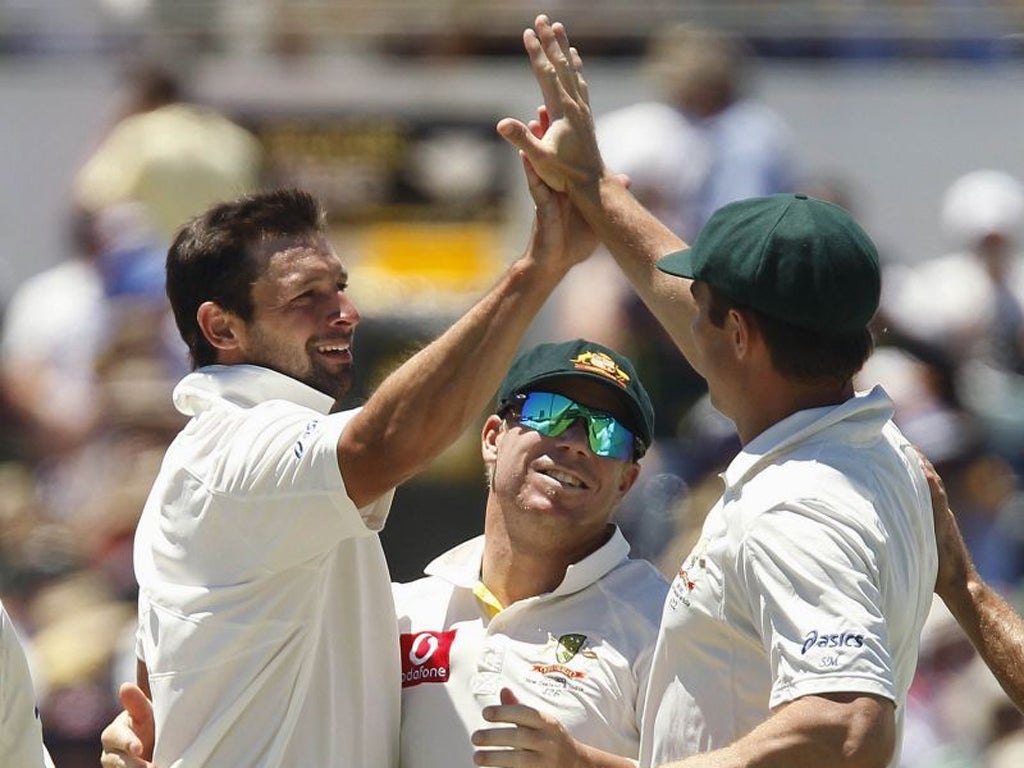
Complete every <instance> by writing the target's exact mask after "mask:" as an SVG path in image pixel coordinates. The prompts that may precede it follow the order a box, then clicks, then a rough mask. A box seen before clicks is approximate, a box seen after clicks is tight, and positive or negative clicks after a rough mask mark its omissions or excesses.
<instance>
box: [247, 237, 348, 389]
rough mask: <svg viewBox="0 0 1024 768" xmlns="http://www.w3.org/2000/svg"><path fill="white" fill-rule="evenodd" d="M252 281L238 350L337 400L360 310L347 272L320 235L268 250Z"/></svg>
mask: <svg viewBox="0 0 1024 768" xmlns="http://www.w3.org/2000/svg"><path fill="white" fill-rule="evenodd" d="M266 258H267V264H266V267H265V269H264V270H263V271H262V273H261V275H260V277H259V278H258V279H257V280H256V282H255V283H254V284H253V286H252V300H253V316H252V320H250V321H249V322H248V323H241V324H240V326H239V327H238V329H237V337H238V338H237V343H238V347H237V354H238V357H239V358H240V359H237V360H234V361H233V362H246V363H252V364H254V365H262V366H264V367H266V368H271V369H273V370H275V371H278V372H280V373H283V374H286V375H288V376H291V377H292V378H294V379H298V380H299V381H301V382H303V383H305V384H308V385H309V386H311V387H313V388H314V389H317V390H319V391H321V392H323V393H325V394H327V395H330V396H331V397H334V398H335V399H336V400H340V399H341V398H343V397H344V396H345V395H346V394H347V393H348V390H349V388H350V387H351V383H352V351H351V344H352V336H353V334H354V332H355V328H356V325H357V324H358V323H359V311H358V310H357V309H356V306H355V304H354V303H353V302H352V299H351V298H349V296H348V295H347V294H346V292H345V291H346V288H347V286H348V274H347V272H346V271H345V268H344V267H343V266H342V263H341V260H340V259H339V258H338V257H337V255H336V254H335V253H334V251H333V250H332V249H331V247H330V246H329V245H328V244H327V243H326V242H325V241H324V240H323V238H320V237H316V238H309V239H304V240H300V241H295V240H292V241H291V242H290V243H282V244H281V246H280V248H278V249H276V250H272V253H271V255H270V256H269V257H266Z"/></svg>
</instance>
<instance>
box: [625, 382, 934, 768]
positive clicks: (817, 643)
mask: <svg viewBox="0 0 1024 768" xmlns="http://www.w3.org/2000/svg"><path fill="white" fill-rule="evenodd" d="M892 410H893V407H892V402H891V401H890V400H889V398H888V396H887V395H886V394H885V393H884V392H883V391H882V390H881V388H880V387H876V388H875V389H874V390H872V391H871V392H870V393H868V394H863V395H858V396H856V397H854V398H851V399H850V400H848V401H846V402H845V403H842V404H840V405H838V406H835V407H829V408H816V409H812V410H808V411H801V412H798V413H796V414H794V415H792V416H790V417H788V418H786V419H784V420H783V421H781V422H778V423H777V424H775V425H773V426H772V427H771V428H769V429H768V430H767V431H765V432H764V433H762V434H761V435H759V436H758V437H757V438H756V439H754V440H753V441H751V442H750V443H749V444H748V445H747V446H746V447H745V449H744V450H743V451H741V452H740V454H739V455H738V456H737V457H736V458H735V459H734V460H733V462H732V463H731V464H730V465H729V467H728V468H727V469H726V471H725V472H724V474H723V479H724V481H725V486H726V488H725V493H724V494H723V496H722V498H721V499H720V500H719V502H718V503H717V504H716V505H715V507H714V508H713V509H712V510H711V512H710V513H709V515H708V517H707V520H706V521H705V524H704V528H703V531H702V536H701V539H700V541H699V542H698V544H697V546H696V547H695V548H694V550H693V552H692V553H691V554H690V555H689V556H688V557H687V558H686V560H685V561H684V562H683V564H682V566H681V567H680V569H679V572H678V574H677V575H676V577H675V579H674V580H673V582H672V585H671V589H670V591H669V595H668V598H667V600H666V603H665V613H664V616H663V619H662V627H661V632H660V634H659V637H658V647H657V650H656V652H655V657H654V664H653V670H652V673H651V682H650V688H649V691H648V699H647V703H646V706H645V709H644V722H643V735H642V745H641V759H640V762H641V765H644V766H650V765H661V764H662V763H664V762H666V761H669V760H678V759H681V758H684V757H686V756H688V755H691V754H694V753H697V752H707V751H710V750H714V749H719V748H721V747H724V746H726V745H727V744H729V743H731V742H733V741H735V740H736V739H738V738H740V737H741V736H743V735H745V734H746V733H748V732H749V731H751V730H752V729H753V728H754V727H755V726H757V725H758V724H759V723H761V722H763V721H764V720H765V719H767V717H768V716H769V714H770V710H771V709H772V708H774V707H777V706H779V705H780V704H783V703H785V702H789V701H793V700H794V699H797V698H800V697H802V696H807V695H812V694H821V693H828V692H856V693H865V694H874V695H878V696H883V697H885V698H888V699H891V700H892V701H894V702H895V703H896V713H897V728H898V732H899V733H902V715H903V709H904V707H903V705H904V702H905V700H906V694H907V690H908V688H909V686H910V682H911V679H912V677H913V674H914V668H915V666H916V663H917V649H918V639H919V636H920V631H921V626H922V625H923V623H924V620H925V617H926V616H927V614H928V609H929V607H930V605H931V600H932V589H933V586H934V584H935V572H936V563H937V558H936V552H935V539H934V530H933V523H932V512H931V501H930V496H929V493H928V487H927V483H926V482H925V479H924V476H923V473H922V471H921V467H920V462H919V459H918V457H917V454H916V452H915V451H914V449H913V447H912V446H911V445H910V444H909V443H907V441H906V439H905V438H904V437H903V435H902V434H900V432H899V430H898V429H897V428H896V427H895V426H894V425H893V424H892V422H891V421H890V418H891V416H892ZM899 754H900V750H899V746H898V745H897V748H896V750H895V752H894V755H895V757H894V758H893V760H897V759H898V756H899Z"/></svg>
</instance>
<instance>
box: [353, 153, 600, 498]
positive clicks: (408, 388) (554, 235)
mask: <svg viewBox="0 0 1024 768" xmlns="http://www.w3.org/2000/svg"><path fill="white" fill-rule="evenodd" d="M524 166H525V168H526V175H527V181H528V184H529V187H530V194H531V195H532V196H533V200H534V203H535V205H536V208H537V218H536V221H535V223H534V227H533V233H532V235H531V237H530V242H529V245H528V246H527V249H526V252H525V253H524V254H523V255H522V256H521V257H520V258H519V259H517V260H516V261H515V262H514V263H513V264H512V265H511V267H510V268H509V269H508V271H507V272H506V273H505V274H504V275H503V276H502V277H501V279H500V280H499V281H498V283H497V285H495V286H494V287H493V288H492V289H491V290H490V291H489V292H488V293H487V294H486V295H485V296H484V297H483V298H482V299H480V301H478V302H477V303H476V304H475V305H474V306H473V307H472V308H471V309H470V310H469V311H468V312H467V313H466V314H465V315H463V316H462V317H461V318H460V319H459V320H457V321H456V322H455V323H454V324H453V325H452V326H451V328H449V329H448V330H447V331H445V333H443V334H442V335H441V336H440V337H438V338H437V339H436V340H435V341H433V342H432V343H431V344H429V345H428V346H427V347H425V348H424V349H422V350H420V351H419V352H418V353H417V354H415V355H414V356H413V357H411V358H410V359H409V360H408V361H406V362H405V363H404V364H403V365H402V366H401V367H399V368H398V369H397V370H396V371H395V372H394V373H392V374H391V375H390V376H388V377H387V379H385V381H384V382H383V383H382V384H381V385H380V387H379V388H378V389H377V391H376V392H374V394H373V395H372V396H371V397H370V399H369V400H368V401H367V403H366V405H365V406H364V407H363V410H362V411H361V412H360V413H359V414H358V415H357V416H356V417H355V418H354V419H353V420H352V423H351V424H350V425H349V426H348V427H347V428H346V429H345V431H344V432H343V433H342V436H341V439H340V440H339V441H338V463H339V466H340V467H341V472H342V476H343V477H344V479H345V487H346V489H347V490H348V494H349V497H350V498H351V499H352V501H353V502H354V503H355V504H356V505H358V506H362V505H364V504H367V503H369V502H371V501H373V500H374V499H376V498H378V497H379V496H380V495H381V494H383V493H385V492H386V491H388V490H389V489H391V488H393V487H395V486H396V485H398V484H399V483H401V482H402V481H404V480H406V479H408V478H409V477H411V476H412V475H414V474H416V473H417V472H419V471H420V470H422V469H423V468H424V467H426V466H427V465H428V464H429V463H430V462H431V461H433V460H434V459H435V458H436V457H437V456H438V455H439V454H440V453H441V451H443V450H444V449H445V448H447V447H448V446H449V445H450V444H451V443H452V442H454V441H455V439H456V438H457V437H458V436H459V435H460V434H461V433H462V432H463V430H465V429H466V427H468V426H469V425H470V423H471V422H472V420H473V419H474V418H476V417H477V416H479V414H480V412H481V411H482V410H483V408H484V406H485V405H486V404H487V401H488V400H489V399H490V398H491V397H492V396H493V395H494V392H495V390H496V389H497V388H498V384H499V383H500V381H501V378H502V377H503V376H504V375H505V372H506V371H507V370H508V366H509V365H510V364H511V361H512V357H513V355H514V354H515V351H516V349H517V347H518V346H519V342H520V340H521V338H522V336H523V333H524V332H525V331H526V329H527V327H529V325H530V323H531V322H532V320H533V318H534V317H535V315H536V314H537V312H538V310H539V309H540V308H541V306H543V304H544V302H545V300H546V299H547V297H548V296H549V295H550V294H551V291H552V290H553V289H554V288H555V286H556V285H557V284H558V282H559V280H561V279H562V277H563V276H564V275H565V274H566V272H568V271H569V269H570V268H571V267H572V266H573V265H574V264H576V263H577V262H579V261H582V260H583V259H585V258H586V257H587V256H589V255H590V254H591V253H592V252H593V250H594V248H595V247H596V244H597V243H596V239H595V238H594V237H593V236H592V235H591V234H590V233H589V230H588V229H587V227H586V225H585V223H584V222H583V220H582V219H580V218H579V217H578V216H575V215H573V209H572V206H571V205H570V204H569V202H568V199H567V198H565V196H563V195H558V194H555V193H554V192H552V191H551V190H550V189H549V188H548V187H547V186H545V185H544V184H543V182H541V180H540V178H539V177H538V176H537V175H536V173H534V171H533V170H532V168H530V167H529V164H524Z"/></svg>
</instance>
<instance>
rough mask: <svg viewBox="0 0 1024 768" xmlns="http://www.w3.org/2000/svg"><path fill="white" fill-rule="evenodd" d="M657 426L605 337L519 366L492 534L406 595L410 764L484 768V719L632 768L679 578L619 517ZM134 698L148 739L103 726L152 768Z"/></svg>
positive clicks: (497, 474) (436, 567) (547, 747)
mask: <svg viewBox="0 0 1024 768" xmlns="http://www.w3.org/2000/svg"><path fill="white" fill-rule="evenodd" d="M653 428H654V412H653V409H652V407H651V401H650V398H649V397H648V395H647V391H646V390H645V389H644V386H643V384H642V383H641V381H640V379H639V377H638V376H637V373H636V370H635V369H634V367H633V365H632V363H631V362H630V361H629V360H628V359H627V358H625V357H623V356H622V355H619V354H618V353H616V352H614V351H613V350H611V349H608V348H607V347H604V346H602V345H600V344H596V343H593V342H589V341H585V340H582V339H576V340H574V341H566V342H561V343H551V344H541V345H539V346H536V347H533V348H532V349H529V350H527V351H526V352H524V353H523V354H521V355H519V356H518V357H517V358H516V360H515V361H514V362H513V364H512V367H511V369H510V370H509V372H508V374H507V375H506V377H505V379H504V380H503V381H502V383H501V387H500V389H499V391H498V397H497V407H496V409H495V412H494V413H493V414H492V415H490V416H489V417H488V418H487V419H486V421H485V423H484V425H483V428H482V431H481V454H482V457H483V460H484V465H485V468H486V476H487V487H488V495H487V501H486V507H485V515H484V535H483V536H480V537H477V538H475V539H472V540H470V541H467V542H464V543H463V544H460V545H459V546H457V547H455V548H454V549H452V550H450V551H449V552H447V553H445V554H443V555H441V556H440V557H438V558H436V559H435V560H434V561H433V562H431V563H430V564H429V565H428V566H427V568H426V574H427V575H426V577H425V578H422V579H419V580H417V581H414V582H411V583H409V584H395V585H393V588H392V591H393V594H394V599H395V610H396V613H397V616H398V629H399V632H400V648H401V665H402V669H401V686H402V718H401V748H400V764H401V765H402V768H451V767H452V766H465V767H466V768H469V766H471V765H473V764H474V763H473V752H474V750H473V744H472V742H471V736H472V734H473V732H474V731H476V730H478V729H482V728H485V727H486V726H487V724H488V723H487V720H486V719H485V717H486V718H487V719H490V720H501V721H502V722H503V723H511V724H512V725H514V726H515V728H514V733H515V735H516V736H515V738H516V739H517V742H518V744H519V745H521V746H523V748H524V749H526V750H527V751H530V752H533V753H534V754H539V755H542V756H543V758H544V759H545V760H551V761H552V762H553V763H554V764H559V763H563V762H564V761H566V760H573V761H575V760H586V761H588V763H591V762H594V761H598V760H600V761H604V762H602V763H600V764H603V765H608V766H629V765H632V764H633V763H632V762H631V761H630V758H632V759H635V758H636V756H637V754H638V752H639V744H640V728H639V723H640V714H641V709H642V707H643V702H644V698H645V686H646V682H647V679H648V673H649V671H650V662H651V656H652V653H653V650H654V643H655V640H656V638H657V633H658V622H659V619H660V616H661V608H662V605H663V603H664V599H665V594H666V592H667V588H668V585H667V584H666V583H665V581H664V579H662V577H661V575H660V574H659V573H658V572H657V571H656V570H655V568H654V567H653V566H652V565H651V564H650V563H648V562H647V561H644V560H634V559H630V558H629V557H628V554H629V544H628V543H627V542H626V540H625V538H624V537H623V535H622V533H621V532H620V531H619V529H618V528H617V527H616V526H615V525H613V524H611V523H610V522H609V518H610V516H611V514H612V511H613V510H614V508H615V506H616V505H617V503H618V502H619V500H620V499H621V498H622V496H623V495H624V494H625V493H626V492H627V491H628V490H629V489H630V487H631V486H632V485H633V483H634V482H635V480H636V478H637V476H638V474H639V472H640V466H639V464H638V461H639V459H640V458H641V457H642V456H643V454H644V452H645V451H646V450H647V448H648V446H649V445H650V442H651V435H652V431H653ZM382 684H383V681H382ZM394 684H395V685H397V684H398V680H395V681H394ZM134 696H135V699H136V700H137V704H138V708H137V709H135V710H134V711H133V712H132V717H133V719H134V722H135V725H134V728H135V733H134V734H133V732H132V730H131V729H130V728H129V725H128V722H127V717H126V714H122V716H121V717H119V718H118V720H116V721H115V722H114V723H113V724H111V726H109V727H108V728H107V730H106V731H104V734H103V745H104V749H105V750H106V752H105V753H104V755H103V760H102V762H103V765H105V766H143V765H148V764H147V763H145V762H144V761H143V760H141V759H138V758H135V757H132V755H139V754H148V753H149V750H150V749H151V747H152V744H151V741H152V725H151V723H152V714H151V711H150V709H149V707H148V703H147V702H146V700H145V698H144V697H143V695H142V694H141V692H136V694H134ZM485 708H487V710H488V711H487V712H486V714H485V712H484V710H485ZM323 725H324V727H333V726H332V725H331V724H328V723H324V724H323ZM506 727H507V726H506ZM133 743H134V744H135V747H138V748H139V749H135V748H134V747H132V744H133ZM491 754H492V756H493V755H494V754H495V753H491ZM506 756H507V753H506Z"/></svg>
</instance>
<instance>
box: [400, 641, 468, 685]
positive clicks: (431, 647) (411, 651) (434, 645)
mask: <svg viewBox="0 0 1024 768" xmlns="http://www.w3.org/2000/svg"><path fill="white" fill-rule="evenodd" d="M455 632H456V630H454V629H453V630H451V631H449V632H412V633H409V634H402V635H400V636H399V643H400V644H401V648H402V687H403V688H410V687H412V686H414V685H419V684H420V683H447V682H448V675H449V673H450V671H451V664H450V662H449V657H450V653H451V647H452V643H453V642H454V641H455Z"/></svg>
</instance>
